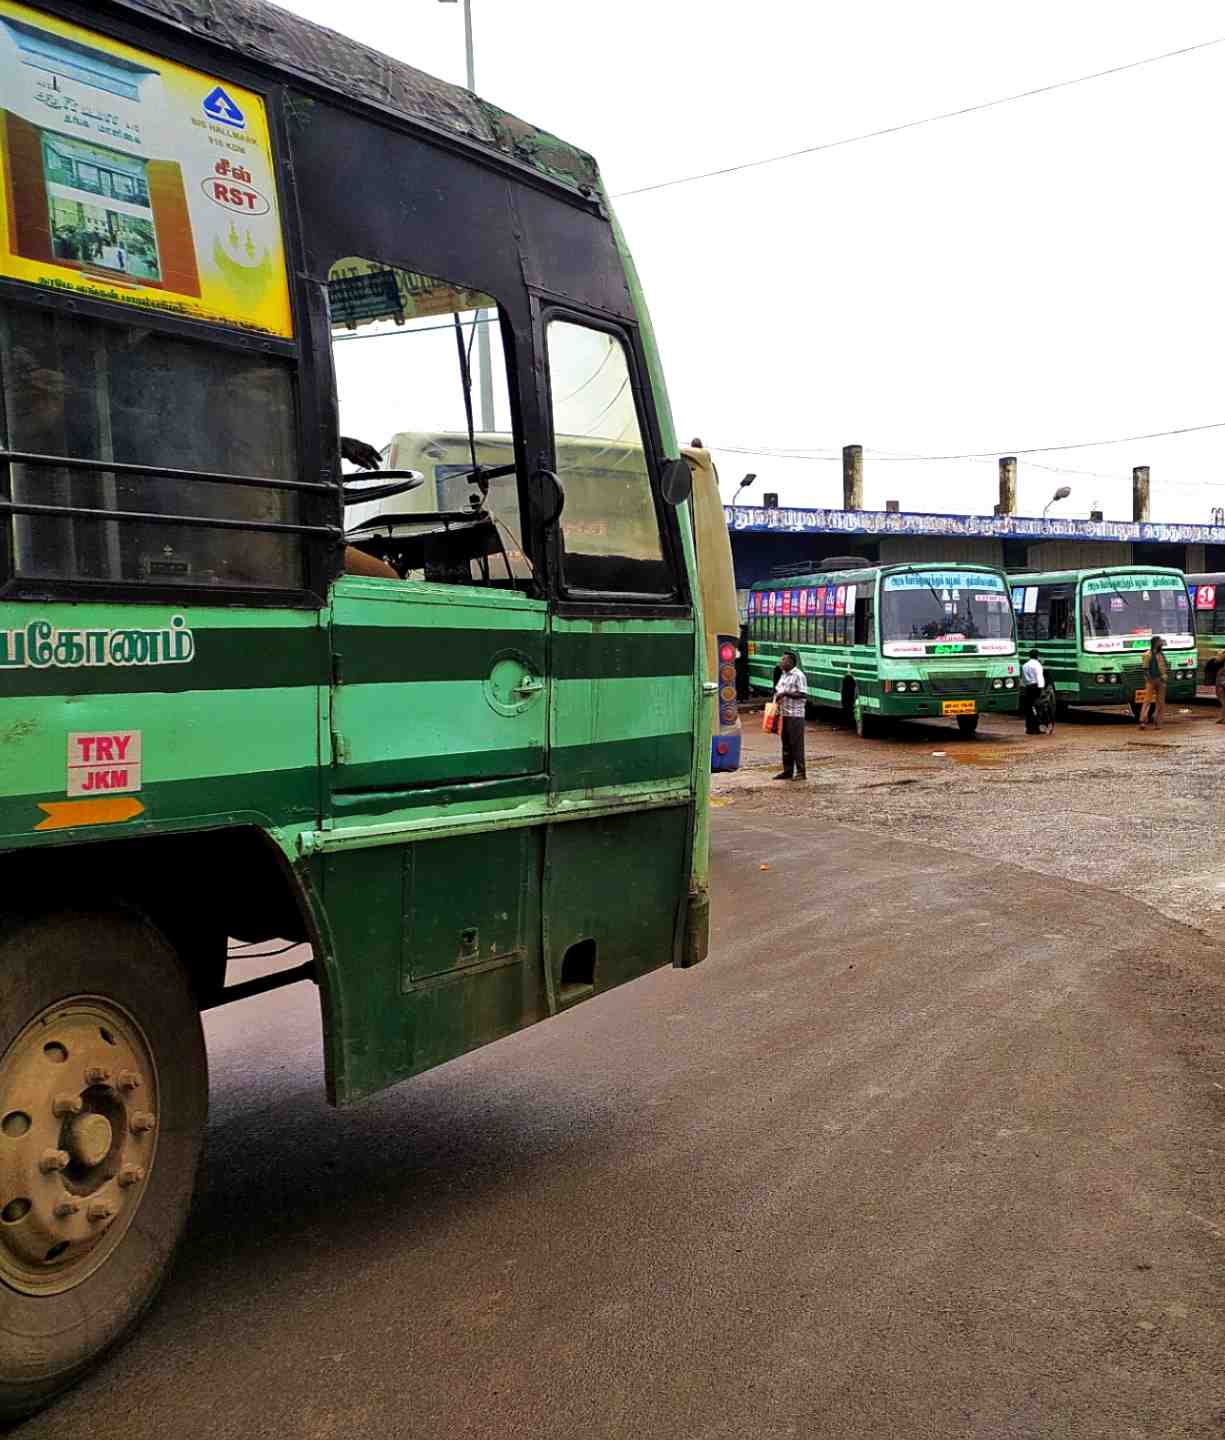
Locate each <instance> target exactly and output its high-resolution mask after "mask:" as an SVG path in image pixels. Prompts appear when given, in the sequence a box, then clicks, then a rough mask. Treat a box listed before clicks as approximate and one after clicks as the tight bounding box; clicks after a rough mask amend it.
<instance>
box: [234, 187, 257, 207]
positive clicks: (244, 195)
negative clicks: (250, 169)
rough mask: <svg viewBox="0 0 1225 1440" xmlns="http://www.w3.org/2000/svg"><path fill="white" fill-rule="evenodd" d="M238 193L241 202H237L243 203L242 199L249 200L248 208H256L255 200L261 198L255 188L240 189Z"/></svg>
mask: <svg viewBox="0 0 1225 1440" xmlns="http://www.w3.org/2000/svg"><path fill="white" fill-rule="evenodd" d="M238 195H239V202H237V203H241V201H243V200H245V201H246V202H247V209H248V210H254V209H255V202H256V201H257V200H258V199H259V196H258V195H257V194H256V193H255V191H254V190H240V191H239V192H238Z"/></svg>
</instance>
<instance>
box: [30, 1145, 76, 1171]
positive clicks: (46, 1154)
mask: <svg viewBox="0 0 1225 1440" xmlns="http://www.w3.org/2000/svg"><path fill="white" fill-rule="evenodd" d="M71 1158H72V1157H71V1156H70V1155H69V1154H68V1151H67V1150H44V1151H43V1153H42V1159H41V1160H39V1162H38V1168H39V1169H40V1170H41V1171H42V1172H43V1174H44V1175H50V1174H52V1173H53V1172H54V1171H56V1170H67V1169H68V1161H69V1160H70V1159H71Z"/></svg>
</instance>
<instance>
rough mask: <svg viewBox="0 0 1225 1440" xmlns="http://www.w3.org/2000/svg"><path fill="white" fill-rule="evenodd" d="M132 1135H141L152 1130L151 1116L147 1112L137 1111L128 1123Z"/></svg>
mask: <svg viewBox="0 0 1225 1440" xmlns="http://www.w3.org/2000/svg"><path fill="white" fill-rule="evenodd" d="M128 1123H129V1126H130V1128H131V1130H132V1133H133V1134H134V1135H143V1134H144V1133H145V1131H146V1130H152V1129H153V1124H154V1121H153V1116H152V1115H150V1114H149V1112H148V1111H147V1110H138V1111H137V1112H136V1114H135V1115H133V1116H132V1118H131V1120H130V1121H129V1122H128Z"/></svg>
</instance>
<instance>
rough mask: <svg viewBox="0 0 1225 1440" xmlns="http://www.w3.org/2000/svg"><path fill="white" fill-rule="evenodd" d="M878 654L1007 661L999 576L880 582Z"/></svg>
mask: <svg viewBox="0 0 1225 1440" xmlns="http://www.w3.org/2000/svg"><path fill="white" fill-rule="evenodd" d="M880 638H881V648H882V651H883V653H884V654H885V655H888V656H899V657H900V656H906V655H916V656H917V655H1012V654H1014V653H1015V652H1016V648H1017V647H1016V635H1015V631H1014V628H1013V619H1012V606H1011V605H1010V604H1009V600H1008V592H1007V590H1006V589H1005V586H1004V580H1003V577H1002V576H999V575H991V574H986V573H983V572H981V571H975V570H935V569H933V570H913V571H907V572H905V573H903V574H899V575H886V576H885V577H884V578H883V580H882V581H881V628H880Z"/></svg>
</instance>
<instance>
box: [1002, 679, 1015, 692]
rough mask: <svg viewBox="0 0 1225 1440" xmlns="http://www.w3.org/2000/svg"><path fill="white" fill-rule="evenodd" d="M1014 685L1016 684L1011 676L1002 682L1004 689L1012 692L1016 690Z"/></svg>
mask: <svg viewBox="0 0 1225 1440" xmlns="http://www.w3.org/2000/svg"><path fill="white" fill-rule="evenodd" d="M1016 684H1017V682H1016V681H1015V680H1014V679H1013V678H1012V677H1011V676H1009V677H1008V679H1007V680H1005V681H1004V689H1005V690H1014V689H1016Z"/></svg>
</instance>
